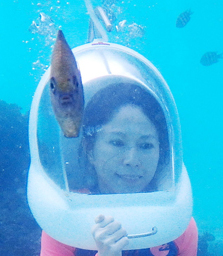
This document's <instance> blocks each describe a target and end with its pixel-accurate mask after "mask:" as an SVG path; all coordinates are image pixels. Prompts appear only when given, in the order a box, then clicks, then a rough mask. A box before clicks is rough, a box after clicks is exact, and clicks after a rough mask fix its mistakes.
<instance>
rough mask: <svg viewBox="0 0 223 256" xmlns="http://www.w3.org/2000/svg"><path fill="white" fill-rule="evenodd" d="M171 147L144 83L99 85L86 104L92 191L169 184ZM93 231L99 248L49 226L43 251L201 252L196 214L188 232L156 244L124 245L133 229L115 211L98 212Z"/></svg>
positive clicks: (85, 146)
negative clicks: (52, 233)
mask: <svg viewBox="0 0 223 256" xmlns="http://www.w3.org/2000/svg"><path fill="white" fill-rule="evenodd" d="M169 152H170V150H169V143H168V130H167V124H166V120H165V116H164V113H163V110H162V108H161V107H160V104H159V103H158V101H157V100H156V99H155V98H154V97H153V96H152V95H151V94H150V93H148V92H147V91H146V90H144V89H143V88H141V87H139V86H137V85H134V84H115V85H110V86H108V87H105V88H104V89H101V90H99V91H98V92H97V93H96V94H95V95H94V96H93V97H92V99H91V100H90V102H89V103H88V105H87V106H86V109H85V116H84V122H83V139H82V143H81V149H80V160H81V161H80V165H81V168H83V170H84V171H85V177H86V180H85V186H84V187H85V188H86V187H87V188H88V189H89V190H90V192H91V193H97V194H107V193H109V194H110V193H139V192H153V191H157V190H160V189H163V187H165V186H166V187H168V184H169V180H170V175H171V171H170V170H169V169H168V166H169V162H170V153H169ZM164 178H165V179H166V180H167V182H166V185H165V186H164V185H163V183H165V182H164V181H163V180H164ZM148 218H149V216H148ZM92 235H93V238H94V240H95V242H96V245H97V249H98V250H97V252H95V251H87V250H81V249H77V248H73V247H70V246H67V245H63V244H61V243H59V242H57V241H56V240H54V239H52V238H51V237H49V236H48V235H47V234H45V233H44V232H43V235H42V247H41V256H48V255H49V256H50V255H58V256H71V255H72V256H73V255H95V254H96V253H98V256H120V255H122V254H123V255H141V256H142V255H145V256H151V255H155V256H164V255H172V256H173V255H182V256H196V252H197V228H196V224H195V222H194V220H193V218H192V219H191V222H190V224H189V226H188V228H187V230H186V231H185V232H184V234H183V235H181V236H180V237H179V238H177V239H176V240H175V241H173V242H170V243H168V244H165V245H161V246H157V247H154V248H148V249H141V250H132V251H123V250H124V249H125V246H126V245H127V244H128V238H127V233H126V231H125V229H124V228H123V227H122V226H121V224H120V223H118V222H117V221H116V220H114V219H113V218H112V217H110V216H103V215H99V216H98V217H96V219H95V225H94V227H92Z"/></svg>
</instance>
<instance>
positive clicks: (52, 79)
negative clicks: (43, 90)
mask: <svg viewBox="0 0 223 256" xmlns="http://www.w3.org/2000/svg"><path fill="white" fill-rule="evenodd" d="M50 88H51V90H52V92H53V93H55V88H56V81H55V78H54V77H51V79H50Z"/></svg>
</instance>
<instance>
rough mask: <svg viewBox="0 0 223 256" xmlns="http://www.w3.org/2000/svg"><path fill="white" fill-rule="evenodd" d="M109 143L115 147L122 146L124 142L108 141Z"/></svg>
mask: <svg viewBox="0 0 223 256" xmlns="http://www.w3.org/2000/svg"><path fill="white" fill-rule="evenodd" d="M109 143H110V144H112V145H113V146H116V147H122V146H124V142H123V141H122V140H110V141H109Z"/></svg>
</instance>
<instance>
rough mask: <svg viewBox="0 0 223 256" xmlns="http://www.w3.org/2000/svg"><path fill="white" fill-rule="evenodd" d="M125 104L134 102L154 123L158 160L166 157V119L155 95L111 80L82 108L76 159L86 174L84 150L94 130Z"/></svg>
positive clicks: (90, 144)
mask: <svg viewBox="0 0 223 256" xmlns="http://www.w3.org/2000/svg"><path fill="white" fill-rule="evenodd" d="M125 105H135V106H138V107H139V108H140V109H141V110H142V112H143V113H144V114H145V115H146V116H147V117H148V118H149V119H150V121H151V122H152V123H153V124H154V125H155V127H156V130H157V133H158V137H159V143H160V147H159V148H160V158H159V164H165V163H167V162H168V161H169V158H168V156H169V140H168V131H167V124H166V119H165V116H164V113H163V110H162V108H161V106H160V104H159V103H158V101H157V100H156V99H155V97H154V96H153V95H152V94H151V93H150V92H148V91H147V90H146V89H144V88H142V87H140V86H138V85H136V84H131V83H119V84H111V85H109V86H107V87H105V88H103V89H101V90H99V91H98V92H97V93H96V94H95V95H94V96H93V97H92V98H91V100H90V101H89V102H88V104H87V106H86V108H85V112H84V119H83V138H82V143H81V148H80V158H79V159H80V160H81V163H82V164H81V165H82V168H84V169H85V171H86V175H87V176H88V175H89V172H90V169H91V168H92V167H90V163H89V162H88V159H87V154H88V153H89V152H90V151H91V150H92V149H93V147H94V142H95V138H96V134H97V132H98V131H99V130H100V129H101V127H102V126H103V125H105V124H107V123H108V122H109V121H111V119H112V118H113V116H114V114H115V113H116V112H117V111H118V110H119V109H120V108H121V107H123V106H125ZM84 156H85V157H84ZM83 165H84V166H83ZM89 185H90V184H89Z"/></svg>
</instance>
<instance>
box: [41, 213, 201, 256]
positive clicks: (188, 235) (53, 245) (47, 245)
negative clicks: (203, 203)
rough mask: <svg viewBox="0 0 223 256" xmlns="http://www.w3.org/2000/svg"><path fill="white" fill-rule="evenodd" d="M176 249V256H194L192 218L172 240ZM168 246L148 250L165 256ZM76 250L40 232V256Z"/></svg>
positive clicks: (71, 254) (69, 254) (72, 253)
mask: <svg viewBox="0 0 223 256" xmlns="http://www.w3.org/2000/svg"><path fill="white" fill-rule="evenodd" d="M174 243H175V245H176V247H177V249H178V253H177V256H196V255H197V243H198V231H197V226H196V223H195V221H194V219H193V218H191V221H190V223H189V225H188V227H187V229H186V231H185V232H184V233H183V234H182V235H181V236H180V237H178V238H177V239H176V240H174ZM168 246H169V245H168V244H164V245H161V246H156V247H153V248H150V251H151V253H152V254H153V255H154V256H167V255H168V253H169V250H168ZM75 250H76V248H74V247H71V246H68V245H65V244H62V243H60V242H58V241H57V240H55V239H53V238H52V237H50V236H49V235H47V234H46V233H45V232H44V231H43V232H42V238H41V254H40V256H75Z"/></svg>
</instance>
